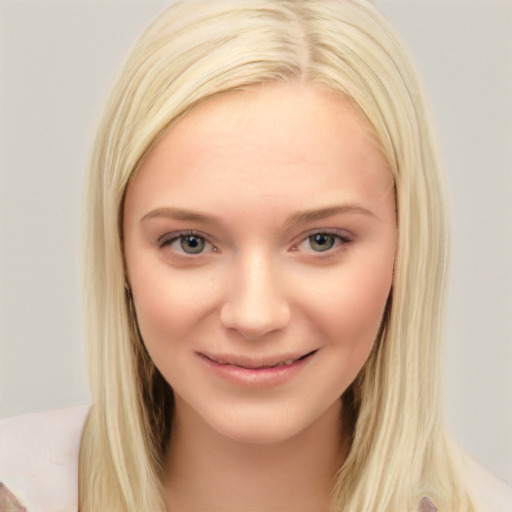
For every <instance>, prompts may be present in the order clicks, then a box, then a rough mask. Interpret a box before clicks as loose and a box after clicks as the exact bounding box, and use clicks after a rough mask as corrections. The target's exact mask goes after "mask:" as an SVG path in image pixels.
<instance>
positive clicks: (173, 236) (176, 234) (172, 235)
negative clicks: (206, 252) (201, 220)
mask: <svg viewBox="0 0 512 512" xmlns="http://www.w3.org/2000/svg"><path fill="white" fill-rule="evenodd" d="M186 236H197V237H198V238H202V239H204V240H205V241H207V242H208V243H210V244H211V245H215V242H214V239H213V238H212V237H210V236H208V235H206V234H205V233H202V232H200V231H197V230H195V229H183V230H179V231H170V232H167V233H164V234H163V235H160V236H159V237H158V238H157V239H156V241H157V243H158V244H159V245H161V244H162V243H164V242H173V241H174V240H177V239H178V238H181V237H186Z"/></svg>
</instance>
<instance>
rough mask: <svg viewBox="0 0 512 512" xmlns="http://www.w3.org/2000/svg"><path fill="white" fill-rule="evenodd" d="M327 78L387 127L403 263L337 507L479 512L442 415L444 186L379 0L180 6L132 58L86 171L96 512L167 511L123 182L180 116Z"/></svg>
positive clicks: (89, 504) (364, 388) (90, 491)
mask: <svg viewBox="0 0 512 512" xmlns="http://www.w3.org/2000/svg"><path fill="white" fill-rule="evenodd" d="M275 81H280V82H287V83H290V82H300V83H305V84H312V85H315V86H322V87H325V88H328V89H330V90H333V91H336V92H337V93H339V94H340V95H341V96H343V97H345V98H348V99H349V100H350V101H351V102H352V103H353V104H354V105H355V106H356V107H357V108H358V109H359V111H360V112H361V113H362V114H363V116H364V117H365V118H366V120H367V122H368V123H369V124H370V126H371V127H372V129H373V130H374V133H375V136H376V138H377V140H378V141H379V143H380V147H381V150H382V152H383V154H384V155H385V157H386V159H387V162H388V164H389V167H390V169H391V170H392V172H393V175H394V182H395V190H396V208H397V216H398V245H397V254H396V263H395V273H394V280H393V285H392V292H391V294H390V297H389V300H388V305H387V309H386V314H385V318H384V320H383V324H382V326H381V331H380V335H379V339H378V340H377V342H376V344H375V346H374V349H373V350H372V352H371V355H370V357H369V359H368V361H367V362H366V364H365V365H364V367H363V369H362V370H361V372H360V374H359V375H358V377H357V378H356V380H355V382H354V383H353V384H352V385H351V386H350V388H349V389H348V390H347V392H346V393H345V394H344V397H343V399H344V407H345V409H346V410H347V411H350V413H351V417H352V419H353V423H352V426H351V428H352V436H351V448H350V452H349V455H348V457H347V459H346V461H345V462H344V464H343V466H342V467H341V468H340V469H339V472H338V474H337V476H336V481H335V482H334V484H333V493H332V510H336V511H339V510H343V511H344V512H361V511H365V512H398V511H406V510H407V511H409V510H415V509H416V507H417V503H418V501H419V499H420V498H421V497H422V496H423V495H429V496H430V497H431V498H432V499H433V500H434V501H435V502H436V504H437V506H438V507H439V508H440V509H443V510H457V511H458V512H471V511H473V510H474V508H473V505H472V502H471V499H470V497H469V495H468V493H467V491H466V489H465V487H464V484H463V482H462V479H461V477H459V472H458V469H457V464H456V457H455V455H454V453H453V450H452V442H451V441H450V440H449V439H448V438H447V435H446V434H445V431H444V427H443V424H442V406H441V400H440V397H441V382H442V377H441V371H440V367H441V361H440V354H441V342H442V335H443V326H442V324H443V311H444V282H445V273H446V267H447V231H448V228H447V222H446V216H445V192H444V188H443V179H442V173H441V162H440V158H439V154H438V149H437V144H436V141H435V136H434V134H433V128H432V123H431V119H430V115H429V111H428V108H427V106H426V101H425V96H424V93H423V90H422V87H421V85H420V83H419V80H418V78H417V74H416V72H415V70H414V68H413V66H412V64H411V61H410V58H409V57H408V55H407V53H406V51H405V50H404V48H403V45H402V43H401V42H400V40H399V39H398V38H397V36H396V35H395V33H394V32H393V30H392V29H391V28H390V27H389V26H388V24H387V22H386V21H385V20H384V19H383V17H382V16H381V15H380V14H379V13H378V12H377V11H376V10H375V8H374V7H373V6H372V5H371V4H370V3H368V2H366V1H364V0H312V1H308V0H296V1H293V0H206V1H204V0H199V1H182V2H178V3H176V4H174V5H172V6H171V7H170V8H169V9H167V10H166V11H165V12H164V13H163V14H161V15H160V16H159V17H158V18H157V19H156V20H155V21H154V22H153V23H152V24H151V25H150V27H149V28H148V29H147V30H146V32H145V33H144V34H143V35H142V36H141V37H140V39H139V40H138V41H137V43H136V45H135V47H134V48H133V49H132V51H131V53H130V54H129V56H128V58H127V60H126V62H125V64H124V66H123V68H122V70H121V72H120V74H119V76H118V78H117V80H116V81H115V83H114V85H113V88H112V90H111V93H110V96H109V97H108V100H107V102H106V106H105V109H104V112H103V115H102V118H101V121H100V124H99V127H98V131H97V137H96V140H95V144H94V148H93V151H92V155H91V159H90V166H89V172H88V174H87V183H86V194H85V213H84V255H83V261H84V265H83V268H84V270H83V271H84V306H85V325H86V330H87V332H86V338H87V347H88V363H89V373H90V375H89V378H90V385H91V394H92V397H93V401H94V406H93V409H92V411H91V413H90V415H89V418H88V421H87V424H86V427H85V430H84V434H83V437H82V445H81V451H80V462H79V489H80V495H79V500H80V510H81V512H101V511H109V512H111V511H120V510H123V511H131V512H141V511H147V512H158V511H164V510H165V505H164V489H163V486H162V478H163V475H162V459H163V453H164V449H165V443H166V440H167V439H168V438H169V435H170V432H171V427H172V410H173V396H172V390H171V389H170V387H169V386H168V385H167V383H166V382H165V381H164V380H163V378H162V376H161V375H160V374H159V372H158V371H157V370H156V368H155V367H154V365H153V363H152V362H151V360H150V359H149V356H148V354H147V352H146V350H145V348H144V344H143V342H142V340H141V338H140V335H139V332H138V329H137V321H136V317H135V313H134V310H133V306H132V303H131V297H130V292H129V289H128V288H127V287H126V286H125V265H124V257H123V239H122V222H123V219H122V211H123V201H124V194H125V191H126V187H127V185H128V183H129V182H130V180H131V179H132V178H133V176H134V175H135V174H136V173H137V171H138V169H139V167H140V165H141V163H142V162H143V160H144V158H145V156H146V155H147V154H148V153H149V151H151V149H152V148H153V147H154V145H155V144H156V143H157V142H158V141H159V140H160V139H161V137H162V136H163V135H164V134H165V133H166V131H167V130H168V129H169V127H170V126H172V125H173V124H174V123H176V122H177V120H179V119H180V118H181V117H183V116H185V115H186V114H187V113H188V112H189V111H190V110H191V109H192V108H194V107H196V106H197V105H199V104H201V103H202V102H203V101H205V100H207V99H208V98H211V97H213V96H215V95H219V94H223V93H229V92H230V91H236V90H243V89H246V88H249V87H251V86H254V85H256V84H261V83H265V82H275Z"/></svg>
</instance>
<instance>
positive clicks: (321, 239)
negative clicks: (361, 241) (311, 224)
mask: <svg viewBox="0 0 512 512" xmlns="http://www.w3.org/2000/svg"><path fill="white" fill-rule="evenodd" d="M348 242H350V239H349V238H348V237H347V236H343V235H340V234H335V233H329V232H327V233H321V232H320V233H313V234H312V235H309V236H308V237H307V238H305V239H304V240H303V241H302V242H301V243H300V244H299V245H298V246H297V248H298V249H299V250H302V251H313V252H328V251H330V250H331V249H337V248H339V247H340V246H342V245H343V244H345V243H348Z"/></svg>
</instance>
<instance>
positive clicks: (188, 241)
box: [181, 236, 204, 254]
mask: <svg viewBox="0 0 512 512" xmlns="http://www.w3.org/2000/svg"><path fill="white" fill-rule="evenodd" d="M181 248H182V249H183V250H184V251H185V252H186V253H189V254H198V253H200V252H201V251H202V250H203V249H204V240H203V239H202V238H199V237H197V236H186V237H183V238H182V239H181Z"/></svg>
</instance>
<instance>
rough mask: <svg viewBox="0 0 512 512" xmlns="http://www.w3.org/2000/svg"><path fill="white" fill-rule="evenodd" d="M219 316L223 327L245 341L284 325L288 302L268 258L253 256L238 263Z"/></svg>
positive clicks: (286, 317)
mask: <svg viewBox="0 0 512 512" xmlns="http://www.w3.org/2000/svg"><path fill="white" fill-rule="evenodd" d="M220 319H221V323H222V324H223V325H224V327H226V328H228V329H234V330H236V331H237V332H238V333H239V334H240V335H241V336H243V337H244V338H246V339H248V340H256V339H259V338H262V337H263V336H265V335H266V334H269V333H271V332H274V331H278V330H280V329H283V328H284V327H286V326H287V325H288V323H289V321H290V305H289V302H288V300H287V299H286V294H285V293H284V290H283V284H282V279H281V276H280V275H278V272H277V271H276V269H275V268H274V265H273V262H272V261H269V259H268V258H265V257H263V256H254V257H251V258H245V259H244V261H240V262H238V264H237V265H236V266H235V268H234V270H233V273H232V274H231V275H230V282H229V283H228V284H227V293H226V300H225V301H224V303H223V305H222V308H221V313H220Z"/></svg>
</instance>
